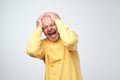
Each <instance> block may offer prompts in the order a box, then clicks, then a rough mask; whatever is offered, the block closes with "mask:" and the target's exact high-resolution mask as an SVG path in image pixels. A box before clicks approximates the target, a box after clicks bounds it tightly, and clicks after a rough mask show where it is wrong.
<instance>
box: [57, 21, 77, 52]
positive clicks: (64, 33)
mask: <svg viewBox="0 0 120 80" xmlns="http://www.w3.org/2000/svg"><path fill="white" fill-rule="evenodd" d="M56 25H57V28H58V32H59V34H60V38H61V39H62V40H63V42H64V45H65V46H67V47H68V48H70V49H72V50H73V49H74V50H76V48H77V42H78V36H77V34H76V33H74V32H72V31H70V29H69V28H68V26H67V25H66V24H65V23H64V22H63V21H61V20H57V21H56Z"/></svg>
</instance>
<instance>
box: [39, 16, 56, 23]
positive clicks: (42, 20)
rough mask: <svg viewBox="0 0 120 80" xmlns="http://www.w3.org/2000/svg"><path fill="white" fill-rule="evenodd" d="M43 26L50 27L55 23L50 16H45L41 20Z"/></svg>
mask: <svg viewBox="0 0 120 80" xmlns="http://www.w3.org/2000/svg"><path fill="white" fill-rule="evenodd" d="M41 22H42V25H50V24H52V23H54V21H53V19H52V18H51V17H50V16H49V15H45V16H43V17H42V19H41Z"/></svg>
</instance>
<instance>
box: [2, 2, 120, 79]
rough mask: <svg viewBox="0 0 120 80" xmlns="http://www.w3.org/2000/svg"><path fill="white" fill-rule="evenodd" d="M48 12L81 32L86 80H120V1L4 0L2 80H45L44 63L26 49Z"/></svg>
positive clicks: (83, 67)
mask: <svg viewBox="0 0 120 80" xmlns="http://www.w3.org/2000/svg"><path fill="white" fill-rule="evenodd" d="M45 11H54V12H57V13H59V14H60V16H61V18H62V20H63V21H64V22H65V23H66V24H68V25H69V27H70V29H71V30H74V31H76V32H77V33H78V35H79V43H78V49H79V55H80V60H81V71H82V76H83V80H120V62H119V61H120V1H119V0H0V80H44V74H45V65H44V62H43V61H41V60H38V59H35V58H32V57H29V56H28V55H27V54H26V52H25V50H26V46H27V43H28V40H29V38H30V36H31V34H32V32H33V31H34V30H35V22H36V20H37V18H38V16H39V15H40V14H41V13H43V12H45Z"/></svg>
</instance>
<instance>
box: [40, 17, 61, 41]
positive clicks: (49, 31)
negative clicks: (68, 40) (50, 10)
mask: <svg viewBox="0 0 120 80" xmlns="http://www.w3.org/2000/svg"><path fill="white" fill-rule="evenodd" d="M41 21H42V29H43V32H44V34H45V35H46V37H47V38H48V39H49V40H51V41H57V40H58V39H59V33H58V30H57V26H56V24H55V22H54V21H53V20H52V18H51V17H50V16H44V17H43V18H42V20H41Z"/></svg>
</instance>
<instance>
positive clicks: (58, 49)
mask: <svg viewBox="0 0 120 80" xmlns="http://www.w3.org/2000/svg"><path fill="white" fill-rule="evenodd" d="M55 23H56V25H57V29H58V32H59V34H60V39H59V40H58V41H56V42H52V41H50V40H48V39H47V38H45V39H42V36H41V35H42V29H41V27H38V28H37V29H36V30H35V31H34V32H33V34H32V36H31V38H30V41H29V43H28V47H27V53H28V54H29V55H30V56H32V57H35V58H39V59H42V60H44V62H45V66H46V68H45V69H46V75H45V79H46V80H82V77H81V70H80V61H79V56H78V51H77V42H78V36H77V35H76V34H75V33H74V32H72V31H70V29H69V28H68V26H67V25H66V24H65V23H64V22H63V21H62V20H57V21H56V22H55Z"/></svg>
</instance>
